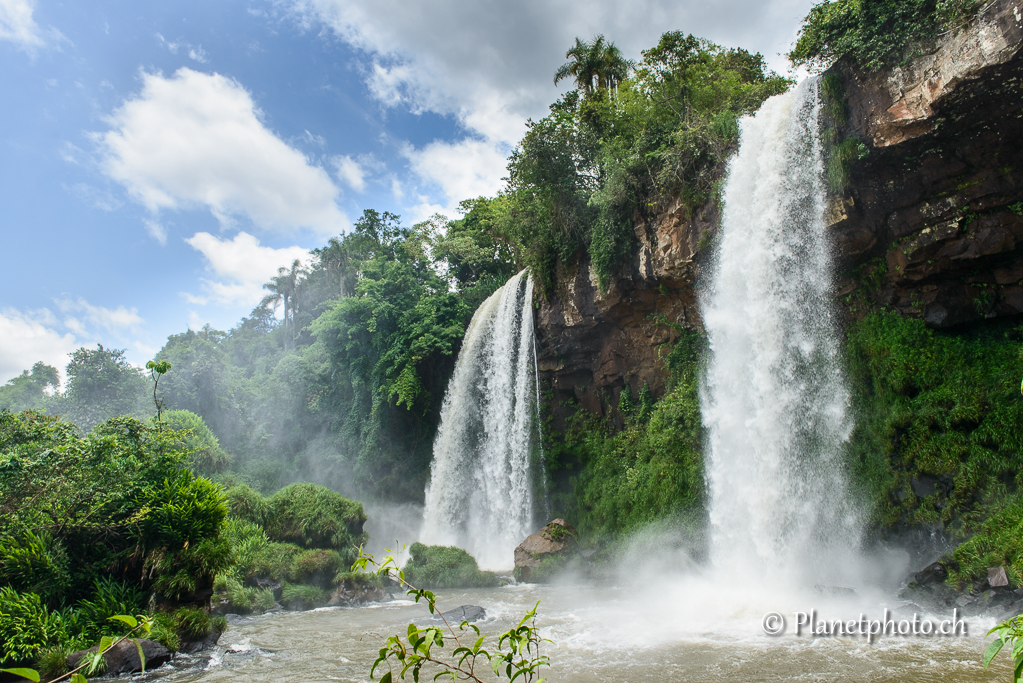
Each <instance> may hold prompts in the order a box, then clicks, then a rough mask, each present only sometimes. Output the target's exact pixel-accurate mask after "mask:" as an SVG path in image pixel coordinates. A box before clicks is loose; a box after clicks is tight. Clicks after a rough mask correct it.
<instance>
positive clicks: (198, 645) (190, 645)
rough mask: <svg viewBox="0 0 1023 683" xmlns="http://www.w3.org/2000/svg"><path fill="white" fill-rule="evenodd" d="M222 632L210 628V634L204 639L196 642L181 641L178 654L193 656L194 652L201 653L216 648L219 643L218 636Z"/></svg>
mask: <svg viewBox="0 0 1023 683" xmlns="http://www.w3.org/2000/svg"><path fill="white" fill-rule="evenodd" d="M222 633H223V631H218V630H217V629H215V628H212V627H211V628H210V632H209V633H207V634H206V635H205V636H204V637H202V638H199V639H198V640H190V641H182V643H181V646H180V647H179V648H178V652H184V653H187V654H195V653H196V652H203V651H204V650H209V649H210V648H212V647H214V646H216V644H217V643H218V642H219V641H220V636H221V634H222Z"/></svg>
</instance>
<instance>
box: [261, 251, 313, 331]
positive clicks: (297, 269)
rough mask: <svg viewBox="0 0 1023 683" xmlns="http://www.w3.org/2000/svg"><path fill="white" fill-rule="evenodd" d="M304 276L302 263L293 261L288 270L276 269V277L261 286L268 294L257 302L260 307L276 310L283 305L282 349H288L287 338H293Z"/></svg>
mask: <svg viewBox="0 0 1023 683" xmlns="http://www.w3.org/2000/svg"><path fill="white" fill-rule="evenodd" d="M306 274H308V271H307V270H306V268H305V267H304V266H303V265H302V262H301V261H299V260H298V259H295V261H294V262H293V263H292V264H291V268H290V269H289V268H285V267H284V266H281V267H280V268H278V269H277V275H275V276H274V277H272V278H270V282H267V283H266V284H265V285H263V289H266V290H268V291H269V292H270V293H269V294H267V295H266V296H265V297H263V300H262V301H260V302H259V305H260V307H262V308H269V309H272V310H277V306H278V304H283V305H284V321H283V326H284V348H288V340H289V338H293V337H294V336H295V330H294V320H295V312H296V311H297V310H298V306H299V300H298V291H299V283H300V282H301V280H302V278H303V277H304V276H305V275H306ZM289 330H290V333H289Z"/></svg>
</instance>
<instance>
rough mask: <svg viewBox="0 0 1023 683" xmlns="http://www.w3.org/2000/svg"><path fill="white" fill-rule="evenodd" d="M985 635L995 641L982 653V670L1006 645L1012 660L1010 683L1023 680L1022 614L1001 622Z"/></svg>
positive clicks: (1017, 682) (1018, 682)
mask: <svg viewBox="0 0 1023 683" xmlns="http://www.w3.org/2000/svg"><path fill="white" fill-rule="evenodd" d="M987 634H988V635H989V636H990V635H991V634H994V636H995V639H994V640H993V641H991V644H990V645H988V646H987V651H986V652H985V653H984V668H985V669H987V667H988V664H990V663H991V660H992V659H994V658H995V655H997V654H998V653H999V652H1001V651H1002V648H1003V647H1005V646H1006V645H1008V646H1009V653H1010V654H1011V656H1012V660H1013V662H1012V664H1013V669H1012V683H1020V681H1021V680H1023V614H1020V615H1019V616H1015V617H1013V618H1012V619H1009V620H1008V621H1003V622H1002V623H1000V624H998V626H995V627H994V628H993V629H991V630H990V631H988V632H987Z"/></svg>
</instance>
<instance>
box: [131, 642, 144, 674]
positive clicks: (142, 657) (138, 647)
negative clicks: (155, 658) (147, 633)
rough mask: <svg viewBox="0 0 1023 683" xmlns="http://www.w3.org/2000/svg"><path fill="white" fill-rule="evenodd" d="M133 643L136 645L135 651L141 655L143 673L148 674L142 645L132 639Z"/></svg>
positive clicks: (140, 661)
mask: <svg viewBox="0 0 1023 683" xmlns="http://www.w3.org/2000/svg"><path fill="white" fill-rule="evenodd" d="M131 642H133V643H135V649H136V650H137V651H138V653H139V663H140V664H142V673H145V672H146V654H145V653H144V652H142V644H141V643H140V642H139V641H137V640H135V639H134V638H132V639H131Z"/></svg>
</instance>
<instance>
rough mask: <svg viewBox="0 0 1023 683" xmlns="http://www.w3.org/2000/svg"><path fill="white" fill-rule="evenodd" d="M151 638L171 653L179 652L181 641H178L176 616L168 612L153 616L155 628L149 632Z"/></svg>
mask: <svg viewBox="0 0 1023 683" xmlns="http://www.w3.org/2000/svg"><path fill="white" fill-rule="evenodd" d="M149 638H150V639H151V640H155V641H156V642H158V643H160V644H161V645H163V646H164V647H165V648H167V649H168V650H170V651H171V652H177V651H178V648H179V647H180V646H181V641H180V640H179V639H178V625H177V623H176V622H175V620H174V615H172V614H168V613H167V612H157V613H156V614H155V615H153V626H152V630H151V631H150V632H149Z"/></svg>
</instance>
